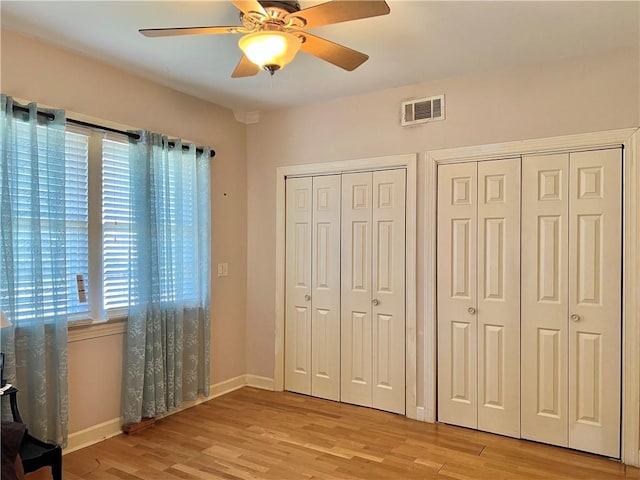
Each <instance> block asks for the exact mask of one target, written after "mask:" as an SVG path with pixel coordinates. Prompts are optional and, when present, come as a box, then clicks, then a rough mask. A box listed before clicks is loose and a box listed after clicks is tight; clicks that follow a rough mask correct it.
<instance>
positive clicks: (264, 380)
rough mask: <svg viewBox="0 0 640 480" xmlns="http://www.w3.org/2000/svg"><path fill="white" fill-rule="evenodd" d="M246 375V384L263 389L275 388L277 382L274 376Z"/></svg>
mask: <svg viewBox="0 0 640 480" xmlns="http://www.w3.org/2000/svg"><path fill="white" fill-rule="evenodd" d="M245 377H246V382H247V383H246V385H249V386H250V387H255V388H261V389H262V390H271V391H273V390H274V389H275V382H274V380H273V378H269V377H260V376H258V375H245Z"/></svg>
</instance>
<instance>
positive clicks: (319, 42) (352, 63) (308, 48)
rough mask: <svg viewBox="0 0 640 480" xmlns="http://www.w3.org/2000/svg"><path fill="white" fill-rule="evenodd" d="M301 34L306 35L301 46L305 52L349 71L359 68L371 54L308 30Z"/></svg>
mask: <svg viewBox="0 0 640 480" xmlns="http://www.w3.org/2000/svg"><path fill="white" fill-rule="evenodd" d="M301 36H303V37H304V42H302V46H301V47H300V49H301V50H302V51H303V52H306V53H309V54H311V55H314V56H316V57H318V58H321V59H322V60H324V61H326V62H329V63H332V64H334V65H335V66H336V67H340V68H343V69H345V70H348V71H349V72H351V71H352V70H355V69H356V68H358V67H359V66H360V65H362V64H363V63H364V62H366V61H367V59H368V58H369V55H365V54H364V53H362V52H358V51H357V50H352V49H350V48H348V47H345V46H344V45H339V44H337V43H333V42H330V41H329V40H325V39H324V38H320V37H316V36H315V35H311V34H310V33H307V32H304V33H302V35H301Z"/></svg>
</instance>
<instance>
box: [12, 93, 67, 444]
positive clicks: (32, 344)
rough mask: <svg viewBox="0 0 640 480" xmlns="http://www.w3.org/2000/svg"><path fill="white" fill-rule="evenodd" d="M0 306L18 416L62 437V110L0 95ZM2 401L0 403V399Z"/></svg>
mask: <svg viewBox="0 0 640 480" xmlns="http://www.w3.org/2000/svg"><path fill="white" fill-rule="evenodd" d="M0 101H1V103H2V105H1V109H2V111H1V113H0V115H1V118H0V122H1V132H0V218H1V220H2V227H1V228H2V230H1V233H0V249H1V250H0V310H2V312H4V314H5V315H6V316H7V317H8V318H9V320H10V321H11V322H12V325H11V326H10V327H8V328H4V329H2V331H1V333H0V334H1V335H2V338H1V344H2V351H3V352H4V354H5V377H6V378H7V380H8V382H9V383H11V384H13V385H14V386H16V387H18V388H19V390H20V393H19V394H18V399H19V405H20V413H21V414H22V417H23V420H24V421H25V422H26V424H27V426H28V428H29V432H30V433H31V434H32V435H33V436H35V437H37V438H40V439H42V440H46V441H53V442H56V443H60V444H62V445H66V441H67V419H68V409H67V290H68V289H67V283H68V277H67V271H66V254H65V252H66V236H67V235H66V216H67V212H66V206H65V192H66V177H67V174H66V169H65V113H64V111H61V110H55V111H48V113H51V114H53V115H54V119H53V120H48V119H45V118H44V117H43V116H39V115H38V114H37V109H36V105H35V104H33V103H32V104H29V105H28V112H24V113H22V112H18V111H15V112H14V108H13V107H14V101H13V99H12V98H11V97H8V96H6V95H2V96H1V97H0ZM3 403H4V402H3Z"/></svg>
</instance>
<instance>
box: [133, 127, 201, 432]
mask: <svg viewBox="0 0 640 480" xmlns="http://www.w3.org/2000/svg"><path fill="white" fill-rule="evenodd" d="M138 133H139V134H140V139H139V140H132V141H131V144H130V153H129V157H130V174H131V177H130V178H131V186H130V191H131V198H130V199H131V212H130V226H131V227H130V235H131V245H132V246H131V250H132V251H131V252H130V256H129V258H130V264H129V267H130V268H129V278H130V285H129V305H130V306H129V314H128V328H127V338H126V353H125V372H124V401H123V410H124V412H123V416H124V419H125V422H139V421H140V420H141V418H143V417H145V418H146V417H155V416H157V415H159V414H162V413H165V412H167V411H169V410H171V409H173V408H175V407H177V406H179V405H180V404H181V402H182V401H183V400H194V399H195V398H196V397H197V395H198V393H203V394H204V395H209V341H210V340H209V338H210V337H209V334H210V333H209V332H210V320H209V298H210V252H209V245H210V243H211V239H210V226H209V223H210V221H209V217H210V187H209V181H210V179H209V156H210V151H209V149H206V148H205V149H204V152H202V154H197V153H196V148H195V146H194V145H189V148H188V150H187V151H183V148H182V144H181V143H180V142H179V141H175V146H174V147H171V148H170V147H169V140H168V139H167V137H165V136H162V135H159V134H155V133H149V132H144V131H143V132H138Z"/></svg>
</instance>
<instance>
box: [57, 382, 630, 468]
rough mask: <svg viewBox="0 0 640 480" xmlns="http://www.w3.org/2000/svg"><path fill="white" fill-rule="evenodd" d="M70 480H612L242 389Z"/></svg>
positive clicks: (599, 461)
mask: <svg viewBox="0 0 640 480" xmlns="http://www.w3.org/2000/svg"><path fill="white" fill-rule="evenodd" d="M63 468H64V478H65V479H66V480H79V479H82V480H117V479H119V480H158V479H163V480H164V479H166V480H178V479H182V480H211V479H227V480H245V479H263V480H293V479H301V480H302V479H326V480H364V479H367V480H369V479H403V480H405V479H406V480H412V479H423V480H424V479H434V480H447V479H449V480H453V479H456V480H470V479H474V480H483V479H487V480H489V479H490V480H503V479H504V480H507V479H508V480H520V479H522V480H524V479H527V480H537V479H540V480H543V479H544V480H569V479H571V480H579V479H589V480H614V479H630V478H635V479H640V470H639V469H635V468H632V467H625V466H624V465H623V464H621V463H619V462H616V461H612V460H609V459H606V458H602V457H598V456H596V455H589V454H585V453H580V452H575V451H572V450H567V449H562V448H556V447H551V446H549V445H542V444H538V443H535V442H528V441H524V440H516V439H512V438H507V437H501V436H498V435H491V434H487V433H484V432H477V431H474V430H469V429H465V428H459V427H453V426H449V425H442V424H435V425H434V424H427V423H423V422H417V421H413V420H409V419H407V418H405V417H402V416H399V415H394V414H390V413H386V412H380V411H376V410H373V409H369V408H362V407H357V406H353V405H346V404H341V403H337V402H332V401H327V400H321V399H317V398H312V397H307V396H304V395H297V394H293V393H287V392H268V391H264V390H258V389H255V388H249V387H246V388H242V389H240V390H236V391H234V392H231V393H229V394H227V395H224V396H222V397H219V398H216V399H214V400H211V401H209V402H206V403H203V404H200V405H198V406H196V407H193V408H190V409H187V410H184V411H182V412H179V413H176V414H174V415H171V416H169V417H165V418H163V419H160V420H159V421H158V422H156V423H155V424H154V426H153V427H151V428H149V429H146V430H144V431H141V432H139V433H137V434H135V435H132V436H126V435H120V436H117V437H113V438H110V439H108V440H105V441H104V442H101V443H99V444H96V445H92V446H90V447H87V448H85V449H82V450H77V451H75V452H72V453H70V454H68V455H65V456H64V458H63Z"/></svg>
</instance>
